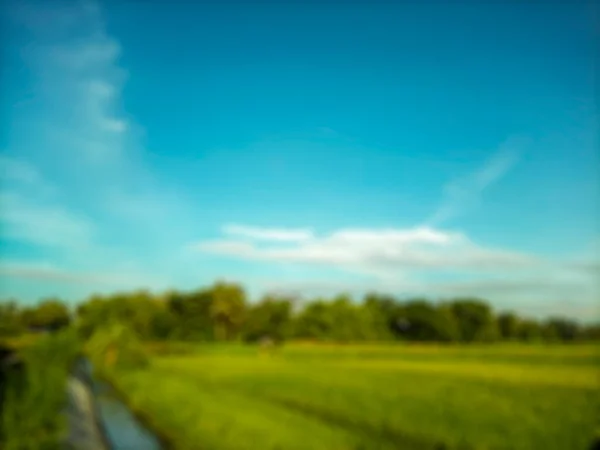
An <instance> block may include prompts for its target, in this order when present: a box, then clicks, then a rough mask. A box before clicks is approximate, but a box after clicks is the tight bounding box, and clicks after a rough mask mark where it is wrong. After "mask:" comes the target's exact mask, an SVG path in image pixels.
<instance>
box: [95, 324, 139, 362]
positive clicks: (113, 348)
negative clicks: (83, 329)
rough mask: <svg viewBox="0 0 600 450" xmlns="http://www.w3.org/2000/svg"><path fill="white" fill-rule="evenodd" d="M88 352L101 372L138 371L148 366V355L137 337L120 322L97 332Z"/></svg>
mask: <svg viewBox="0 0 600 450" xmlns="http://www.w3.org/2000/svg"><path fill="white" fill-rule="evenodd" d="M87 350H88V353H89V355H90V359H91V360H92V363H93V364H94V366H95V367H96V368H97V369H99V370H110V369H114V368H118V369H138V368H143V367H146V366H147V365H148V355H147V353H146V351H145V350H144V348H143V347H142V345H141V343H140V341H139V339H138V337H137V335H136V334H135V333H134V332H133V331H131V329H129V328H128V327H126V326H124V325H123V324H121V323H118V322H115V323H112V324H111V325H109V326H107V327H106V328H103V329H99V330H97V331H96V332H95V333H94V335H93V336H92V338H91V339H90V341H89V342H88V345H87Z"/></svg>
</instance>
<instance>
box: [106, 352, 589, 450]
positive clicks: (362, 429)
mask: <svg viewBox="0 0 600 450" xmlns="http://www.w3.org/2000/svg"><path fill="white" fill-rule="evenodd" d="M165 346H167V347H168V345H163V346H162V348H161V353H162V354H163V356H158V355H156V356H154V357H153V359H152V364H151V366H150V368H149V369H146V370H127V371H115V372H113V382H114V383H116V384H117V385H118V386H119V388H120V389H121V390H122V391H124V392H127V394H128V397H129V399H130V401H131V403H132V404H133V405H134V407H135V408H136V409H139V410H143V411H145V412H147V414H149V415H150V416H151V417H153V418H154V420H155V422H156V424H157V426H159V427H160V428H161V429H163V430H169V432H170V436H171V438H172V439H171V440H172V441H173V442H174V443H175V444H176V445H175V448H182V449H188V448H214V449H245V448H247V449H254V448H262V449H277V448H285V449H306V448H311V449H331V448H346V449H366V448H369V449H427V448H431V449H433V448H436V449H440V448H445V449H450V448H461V449H491V448H494V449H501V448H514V449H540V448H544V449H548V450H551V449H565V448H572V449H587V448H588V447H589V445H590V443H591V441H592V438H593V437H594V427H595V425H596V418H597V415H596V412H597V408H598V406H599V403H598V395H597V392H598V388H599V387H600V386H599V381H598V378H597V371H596V367H597V364H598V362H599V356H598V353H597V348H596V347H594V346H590V345H587V346H584V345H582V346H577V347H572V346H528V347H524V346H522V345H519V344H502V345H497V346H494V347H489V346H483V345H473V346H469V347H465V346H431V345H426V346H424V345H421V344H417V345H397V344H396V345H386V344H368V345H355V344H353V345H344V346H340V345H336V344H329V345H323V344H319V345H309V344H304V345H302V344H288V345H286V346H285V347H282V348H280V349H278V350H277V351H276V352H275V353H274V354H272V355H271V356H268V357H265V356H264V355H263V356H261V355H260V354H257V350H256V348H253V347H247V346H239V345H235V344H221V345H215V344H213V345H202V344H188V345H187V354H184V355H182V354H181V353H182V351H183V350H184V347H185V346H183V345H182V344H178V345H177V346H176V347H177V348H176V349H175V352H174V353H178V354H176V355H168V356H164V353H166V349H165Z"/></svg>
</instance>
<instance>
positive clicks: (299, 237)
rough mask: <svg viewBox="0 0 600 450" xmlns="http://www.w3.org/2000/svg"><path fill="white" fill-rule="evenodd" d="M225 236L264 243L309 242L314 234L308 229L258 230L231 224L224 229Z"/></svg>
mask: <svg viewBox="0 0 600 450" xmlns="http://www.w3.org/2000/svg"><path fill="white" fill-rule="evenodd" d="M223 232H224V233H225V234H229V235H234V236H239V237H247V238H250V239H255V240H264V241H281V242H286V241H308V240H310V239H313V232H312V230H310V229H307V228H299V229H285V228H258V227H249V226H245V225H235V224H229V225H225V226H224V227H223Z"/></svg>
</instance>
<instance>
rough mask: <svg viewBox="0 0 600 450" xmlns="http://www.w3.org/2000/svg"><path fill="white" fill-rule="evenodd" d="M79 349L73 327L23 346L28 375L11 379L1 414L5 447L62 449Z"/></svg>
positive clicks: (19, 449) (15, 449)
mask: <svg viewBox="0 0 600 450" xmlns="http://www.w3.org/2000/svg"><path fill="white" fill-rule="evenodd" d="M79 350H80V347H79V341H78V339H77V336H76V334H75V332H74V330H72V329H66V330H62V331H60V332H58V333H57V334H53V335H49V336H46V337H44V338H42V339H39V340H37V341H36V342H35V343H34V344H33V345H32V346H31V347H27V348H26V349H24V350H23V355H22V357H23V360H24V363H25V368H26V372H25V378H20V377H19V378H14V379H12V380H10V381H9V385H8V392H7V396H6V401H5V404H4V410H3V414H2V422H1V428H2V439H3V442H2V445H1V447H2V448H3V449H5V450H29V449H31V450H39V449H48V450H50V449H60V448H62V447H61V441H62V439H63V436H64V432H65V426H66V424H65V423H64V417H63V416H62V415H61V414H59V412H60V411H61V410H62V408H63V406H64V405H65V401H66V397H65V384H66V380H67V376H68V372H69V369H70V367H71V364H72V363H73V361H74V359H75V357H76V356H77V354H78V352H79Z"/></svg>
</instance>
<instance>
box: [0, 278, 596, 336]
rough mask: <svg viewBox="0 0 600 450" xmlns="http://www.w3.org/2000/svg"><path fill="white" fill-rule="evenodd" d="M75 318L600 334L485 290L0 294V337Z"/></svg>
mask: <svg viewBox="0 0 600 450" xmlns="http://www.w3.org/2000/svg"><path fill="white" fill-rule="evenodd" d="M71 321H74V323H75V324H76V325H77V328H78V330H79V333H80V336H81V337H83V338H85V339H89V338H90V337H91V336H92V335H93V334H94V332H95V331H96V330H98V329H101V328H104V327H106V325H107V324H110V323H114V322H118V323H121V324H123V325H124V326H126V327H127V328H130V329H131V330H132V331H133V332H134V333H135V334H136V335H137V336H139V337H140V338H141V339H142V340H179V341H208V342H210V341H246V342H256V341H260V340H263V339H265V338H268V339H269V340H271V341H275V342H282V341H284V340H288V339H294V340H298V339H302V340H316V341H335V342H357V341H358V342H360V341H392V340H400V341H418V342H422V341H428V342H462V343H473V342H494V341H528V342H540V341H543V342H574V341H589V340H598V339H600V325H599V324H595V325H586V326H584V325H582V324H579V323H577V322H575V321H573V320H569V319H566V318H560V317H552V318H549V319H547V320H544V321H538V320H534V319H532V318H527V317H520V316H518V315H517V314H516V313H514V312H510V311H509V312H507V311H504V312H500V313H499V314H496V313H495V312H494V311H493V310H492V308H491V307H490V305H489V304H488V303H487V302H485V301H484V300H481V299H473V298H456V299H450V300H446V301H439V302H433V301H429V300H426V299H409V300H405V301H398V300H397V299H395V298H393V297H391V296H386V295H380V294H374V293H373V294H369V295H367V296H366V297H365V298H364V299H363V300H362V302H354V301H352V300H351V299H350V298H349V297H348V296H345V295H338V296H336V297H334V298H331V299H325V298H316V299H312V300H308V301H300V300H299V299H296V298H290V297H286V296H277V295H267V296H265V297H264V298H262V299H261V300H260V301H259V302H256V303H250V302H248V300H247V298H246V294H245V292H244V290H243V289H242V288H241V287H240V286H238V285H236V284H231V283H223V282H218V283H215V284H214V285H213V286H211V287H209V288H205V289H199V290H195V291H191V292H178V291H170V292H167V293H165V294H161V295H153V294H151V293H150V292H147V291H137V292H131V293H117V294H113V295H107V296H100V295H95V296H92V297H91V298H89V299H88V300H87V301H85V302H83V303H81V304H80V305H79V306H78V307H77V308H76V311H73V312H72V313H71V312H70V311H69V310H68V308H67V307H66V306H65V305H64V304H63V303H61V302H60V301H59V300H56V299H49V300H45V301H42V302H41V303H40V304H38V305H37V306H35V307H28V308H23V309H19V306H18V304H17V303H16V302H14V301H13V302H4V303H0V338H1V337H8V336H17V335H19V334H22V333H23V332H24V331H26V330H33V331H36V330H40V329H45V330H51V329H56V328H60V327H63V326H66V325H67V324H69V323H70V322H71Z"/></svg>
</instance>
